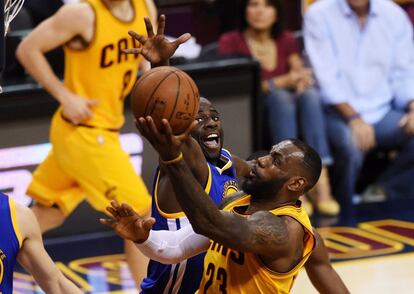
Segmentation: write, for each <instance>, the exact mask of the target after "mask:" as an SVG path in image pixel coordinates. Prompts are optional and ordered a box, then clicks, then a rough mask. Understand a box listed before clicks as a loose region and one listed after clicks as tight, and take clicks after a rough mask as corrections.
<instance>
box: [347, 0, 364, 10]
mask: <svg viewBox="0 0 414 294" xmlns="http://www.w3.org/2000/svg"><path fill="white" fill-rule="evenodd" d="M348 4H349V6H351V8H352V9H354V10H365V9H366V8H367V7H368V5H369V0H348Z"/></svg>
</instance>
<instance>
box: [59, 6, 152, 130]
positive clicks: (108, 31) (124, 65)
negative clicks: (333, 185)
mask: <svg viewBox="0 0 414 294" xmlns="http://www.w3.org/2000/svg"><path fill="white" fill-rule="evenodd" d="M86 3H88V4H89V5H90V6H91V8H92V9H93V11H94V15H95V27H94V32H93V36H92V40H90V41H89V43H88V44H85V48H83V49H75V48H72V47H70V43H69V44H67V45H66V46H65V47H64V50H65V73H64V81H65V85H66V86H67V87H68V88H69V89H70V90H71V91H73V92H74V93H76V94H77V95H79V96H82V97H86V98H89V99H98V100H99V104H98V105H95V106H94V107H93V112H94V115H93V116H92V118H91V119H90V120H88V121H85V122H83V123H84V124H86V125H90V126H93V127H100V128H106V129H119V128H120V127H121V126H122V124H123V122H124V119H123V103H124V98H125V96H126V95H127V94H128V93H129V92H130V91H131V89H132V87H133V85H134V82H135V80H136V77H137V72H138V65H139V63H140V62H141V61H142V60H143V58H142V56H141V55H138V54H135V55H134V54H126V53H123V52H122V50H123V49H128V48H134V47H138V45H139V44H138V42H135V41H134V40H133V39H132V38H131V37H130V36H129V35H128V30H130V29H131V28H133V29H134V31H136V32H137V33H139V34H141V35H144V36H146V29H145V24H144V21H143V19H144V16H148V15H149V12H148V8H147V7H146V4H145V1H143V0H134V1H131V5H132V8H133V9H134V12H133V17H132V19H131V20H129V21H125V20H121V19H119V18H118V17H116V16H114V15H113V13H112V12H111V11H110V9H108V7H107V6H106V4H105V3H104V1H101V0H87V1H86Z"/></svg>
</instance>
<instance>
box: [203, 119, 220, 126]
mask: <svg viewBox="0 0 414 294" xmlns="http://www.w3.org/2000/svg"><path fill="white" fill-rule="evenodd" d="M205 127H207V128H215V127H217V122H216V121H215V120H214V119H213V118H212V117H208V118H206V120H205Z"/></svg>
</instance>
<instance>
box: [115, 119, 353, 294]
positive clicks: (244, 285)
mask: <svg viewBox="0 0 414 294" xmlns="http://www.w3.org/2000/svg"><path fill="white" fill-rule="evenodd" d="M138 125H139V127H140V131H141V133H142V134H143V135H144V136H145V137H146V138H147V139H149V141H150V142H152V145H153V146H154V147H155V148H156V149H157V151H158V152H159V154H160V158H161V162H163V165H164V168H165V169H166V171H167V173H168V175H169V177H170V179H171V181H172V182H174V185H173V188H174V191H175V195H176V197H177V200H178V202H179V203H180V205H181V207H182V208H183V210H184V212H185V213H186V215H187V216H188V218H189V220H190V222H191V224H192V225H193V227H194V230H195V231H196V232H198V233H201V234H203V235H205V236H207V237H209V238H211V240H212V241H211V242H210V243H207V242H204V244H201V246H200V242H197V241H196V240H194V239H192V235H191V234H190V235H186V234H184V236H180V238H179V239H178V240H181V243H182V244H180V245H179V246H183V247H181V248H184V251H188V252H191V251H193V252H194V251H195V252H196V253H198V252H200V251H202V250H203V249H204V250H205V249H206V248H207V247H208V252H207V255H206V258H205V263H204V264H205V266H204V274H203V279H202V282H201V284H200V289H199V291H200V293H206V292H207V293H223V292H225V291H227V292H229V293H233V292H234V293H288V292H289V291H290V289H291V287H292V283H293V281H294V278H295V277H296V275H297V273H298V271H299V269H300V268H301V267H302V266H303V265H304V264H305V262H306V261H307V260H308V258H309V256H310V255H311V253H312V250H313V248H314V247H315V244H316V239H315V235H314V232H313V229H312V227H311V225H310V221H309V218H308V216H307V215H306V213H305V212H304V211H303V209H302V208H301V206H300V205H299V203H300V202H299V203H298V201H297V200H298V197H299V196H300V195H303V193H305V192H306V191H308V190H309V189H310V188H312V187H313V185H314V184H315V183H316V181H317V180H318V177H319V174H320V169H321V162H320V158H319V156H318V154H317V153H316V152H315V151H314V150H313V149H311V148H310V147H309V146H308V145H306V144H304V143H302V142H300V141H298V140H287V141H283V142H281V143H279V144H277V145H275V146H273V148H272V150H271V152H270V153H269V154H268V155H267V156H264V157H261V158H259V159H258V160H257V161H256V162H255V164H254V166H253V168H252V171H251V173H250V175H249V177H248V178H247V180H246V182H245V183H244V186H243V189H244V191H245V192H247V193H249V194H250V195H249V194H244V193H241V195H237V194H236V195H234V196H229V198H227V199H226V200H225V203H224V204H223V206H224V211H220V210H218V209H217V208H216V206H215V205H213V204H212V203H211V200H209V199H208V197H205V192H204V191H203V189H202V188H201V187H200V185H199V184H198V183H197V181H196V180H195V178H194V176H193V175H192V173H191V171H190V170H189V168H188V166H187V164H186V162H185V161H184V160H182V153H181V152H182V151H181V150H182V148H181V145H182V143H183V142H184V141H186V140H187V137H188V132H189V130H187V132H186V133H185V134H183V135H180V136H173V135H172V132H171V128H170V126H169V124H168V122H167V121H166V120H164V128H163V130H162V131H161V132H159V131H158V130H157V129H156V127H155V125H154V123H153V121H152V119H151V118H150V117H148V118H146V119H144V118H140V119H139V122H138ZM232 199H235V200H234V201H231V200H232ZM116 206H117V204H115V207H116ZM109 211H110V212H111V213H112V214H113V215H114V217H115V221H114V222H112V226H113V227H114V228H115V229H118V230H117V232H118V233H120V234H121V236H123V237H131V236H132V235H131V234H129V233H131V232H133V231H131V230H130V231H129V232H126V231H125V230H126V229H127V228H128V225H127V224H126V223H125V222H124V223H122V225H121V226H119V224H120V223H119V222H121V221H122V217H124V216H128V218H130V221H131V217H132V214H131V211H128V209H125V205H122V206H121V209H120V210H117V209H114V208H109ZM135 221H136V218H135ZM135 221H134V222H135ZM134 222H130V223H129V224H130V225H131V226H133V224H134ZM135 224H138V225H140V223H139V222H135ZM144 225H145V223H144ZM121 227H122V228H123V229H122V232H121V230H120V229H121ZM185 230H186V228H184V229H183V230H182V231H184V232H185ZM188 230H191V228H190V229H188ZM154 233H156V232H154ZM128 234H129V235H128ZM135 238H136V237H135ZM145 239H146V238H142V236H141V237H139V238H138V239H133V240H135V241H136V242H143V240H145ZM183 240H191V242H188V243H187V244H185V241H183ZM206 245H207V246H206ZM144 246H145V245H144ZM203 246H204V247H203ZM230 248H232V249H230ZM169 249H170V248H169V247H168V242H166V241H164V243H163V245H162V246H160V247H159V248H158V252H163V251H165V252H168V251H169ZM187 257H188V256H187ZM345 289H346V288H345Z"/></svg>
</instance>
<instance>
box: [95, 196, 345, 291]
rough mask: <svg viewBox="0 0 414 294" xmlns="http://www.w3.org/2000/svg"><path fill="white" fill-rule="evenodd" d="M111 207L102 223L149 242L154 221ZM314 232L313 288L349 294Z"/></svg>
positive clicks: (228, 200) (310, 272)
mask: <svg viewBox="0 0 414 294" xmlns="http://www.w3.org/2000/svg"><path fill="white" fill-rule="evenodd" d="M244 195H245V193H244V192H243V191H240V192H236V193H234V194H232V195H229V196H228V197H226V198H224V199H223V201H222V203H221V205H220V209H222V208H224V207H225V206H226V205H228V204H229V203H231V202H232V201H234V200H236V199H238V198H240V197H243V196H244ZM111 205H112V206H110V207H108V208H107V210H108V211H109V212H110V213H111V214H112V216H113V219H102V220H101V223H103V224H106V225H109V226H111V227H112V228H113V229H114V230H116V232H117V233H118V234H119V235H120V236H121V237H122V238H125V239H128V240H132V241H135V242H136V243H142V242H144V241H145V240H147V239H148V236H149V233H150V230H151V227H152V225H153V224H154V223H155V219H153V218H142V217H141V216H140V215H138V214H137V213H136V212H135V211H134V210H133V209H132V208H131V207H130V206H129V205H128V204H125V203H124V204H122V205H119V204H118V203H117V202H116V201H112V202H111ZM313 232H314V236H315V242H316V244H315V248H314V250H313V251H312V254H311V256H310V257H309V259H308V260H307V262H306V263H305V269H306V272H307V274H308V276H309V279H310V280H311V282H312V284H313V286H314V287H315V288H316V289H317V290H318V292H319V293H321V294H331V293H336V294H349V293H350V292H349V290H348V289H347V288H346V286H345V284H344V282H343V281H342V279H341V278H340V277H339V275H338V274H337V272H336V271H335V269H334V268H333V267H332V265H331V263H330V261H329V256H328V250H327V249H326V247H325V244H324V242H323V239H322V237H321V236H320V235H319V233H318V232H317V231H316V230H315V229H314V230H313Z"/></svg>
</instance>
